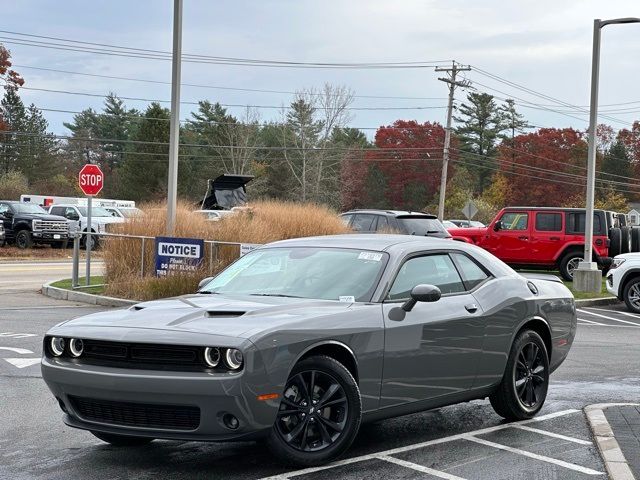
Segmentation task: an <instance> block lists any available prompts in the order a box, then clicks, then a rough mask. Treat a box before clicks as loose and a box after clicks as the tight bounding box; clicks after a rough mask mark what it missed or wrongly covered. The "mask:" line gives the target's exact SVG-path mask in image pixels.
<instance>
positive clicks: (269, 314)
mask: <svg viewBox="0 0 640 480" xmlns="http://www.w3.org/2000/svg"><path fill="white" fill-rule="evenodd" d="M358 306H360V308H362V306H365V307H367V306H368V307H369V308H371V305H367V304H355V303H350V302H339V301H331V300H311V299H298V298H282V297H253V296H231V295H228V296H227V295H204V294H196V295H186V296H182V297H176V298H171V299H166V300H154V301H150V302H143V303H139V304H136V305H134V306H132V307H131V308H128V309H126V310H114V311H110V312H100V313H95V314H92V315H87V316H84V317H80V318H77V319H74V320H70V321H68V322H65V323H64V324H61V325H60V326H58V327H55V328H54V329H52V332H51V333H53V334H59V335H70V334H71V332H73V331H83V332H87V329H90V330H91V331H92V332H93V333H92V334H91V336H92V337H94V338H108V339H112V340H116V339H115V338H111V335H110V334H109V332H111V331H113V332H114V333H115V332H119V333H117V335H118V336H120V337H122V334H123V332H126V330H131V329H138V330H140V329H147V330H164V331H172V332H175V333H197V334H211V335H217V336H226V337H239V338H250V337H251V336H253V335H255V334H259V333H260V332H262V331H267V330H269V331H271V330H274V329H280V328H286V326H287V325H292V324H295V323H298V322H300V321H306V320H307V319H309V318H314V317H322V316H330V315H336V314H339V313H343V312H345V311H347V310H350V309H355V308H358ZM104 327H110V328H111V330H110V331H109V332H108V331H106V329H104ZM98 328H99V329H101V330H103V331H102V332H98V330H97V329H98ZM96 332H98V337H96V336H95V333H96ZM104 335H106V337H105V336H104ZM127 336H128V335H127ZM138 336H140V335H138ZM142 337H143V338H144V335H143V334H142Z"/></svg>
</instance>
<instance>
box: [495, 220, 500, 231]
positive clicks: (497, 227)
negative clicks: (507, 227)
mask: <svg viewBox="0 0 640 480" xmlns="http://www.w3.org/2000/svg"><path fill="white" fill-rule="evenodd" d="M498 230H502V220H498V221H497V222H496V223H495V224H494V225H493V231H494V232H497V231H498Z"/></svg>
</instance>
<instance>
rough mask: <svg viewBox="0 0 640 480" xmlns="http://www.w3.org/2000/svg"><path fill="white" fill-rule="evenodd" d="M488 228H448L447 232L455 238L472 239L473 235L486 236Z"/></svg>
mask: <svg viewBox="0 0 640 480" xmlns="http://www.w3.org/2000/svg"><path fill="white" fill-rule="evenodd" d="M487 230H488V228H487V227H469V228H447V231H448V232H449V233H450V234H451V236H453V237H470V236H473V235H485V234H486V233H487Z"/></svg>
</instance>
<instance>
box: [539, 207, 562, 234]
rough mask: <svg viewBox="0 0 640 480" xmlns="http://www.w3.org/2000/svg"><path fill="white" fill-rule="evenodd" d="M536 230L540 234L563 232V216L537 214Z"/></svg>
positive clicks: (544, 213) (545, 213)
mask: <svg viewBox="0 0 640 480" xmlns="http://www.w3.org/2000/svg"><path fill="white" fill-rule="evenodd" d="M536 230H537V231H539V232H561V231H562V214H561V213H547V212H538V213H536Z"/></svg>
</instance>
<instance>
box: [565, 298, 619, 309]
mask: <svg viewBox="0 0 640 480" xmlns="http://www.w3.org/2000/svg"><path fill="white" fill-rule="evenodd" d="M618 303H621V302H620V300H618V299H617V298H616V297H604V298H585V299H582V300H576V306H577V307H597V306H600V305H617V304H618Z"/></svg>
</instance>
